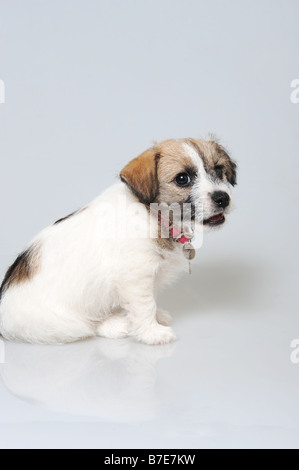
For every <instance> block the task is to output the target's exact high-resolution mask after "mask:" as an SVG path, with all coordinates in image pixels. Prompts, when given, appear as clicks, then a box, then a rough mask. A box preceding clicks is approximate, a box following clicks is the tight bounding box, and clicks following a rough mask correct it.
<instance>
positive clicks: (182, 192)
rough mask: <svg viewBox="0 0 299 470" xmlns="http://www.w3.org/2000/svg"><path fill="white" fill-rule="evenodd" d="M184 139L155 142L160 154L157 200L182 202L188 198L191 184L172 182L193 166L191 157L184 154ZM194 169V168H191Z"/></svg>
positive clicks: (168, 202) (169, 202)
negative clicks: (184, 185) (182, 184)
mask: <svg viewBox="0 0 299 470" xmlns="http://www.w3.org/2000/svg"><path fill="white" fill-rule="evenodd" d="M184 142H185V141H184V140H182V139H179V140H166V141H164V142H161V143H159V144H156V149H157V151H158V152H159V154H160V155H161V157H160V161H159V167H158V180H159V197H158V200H157V202H165V203H167V204H171V203H173V202H178V203H180V202H184V201H186V200H187V199H188V196H189V194H190V191H191V186H186V187H180V186H177V185H175V184H173V181H174V179H175V177H176V176H177V175H178V174H179V173H185V172H186V169H187V168H188V169H190V168H191V169H192V168H193V162H192V159H191V158H190V157H189V156H188V155H187V154H186V151H185V149H184V147H183V143H184ZM193 170H194V171H196V168H194V169H193Z"/></svg>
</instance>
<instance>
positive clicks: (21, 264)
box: [0, 248, 32, 301]
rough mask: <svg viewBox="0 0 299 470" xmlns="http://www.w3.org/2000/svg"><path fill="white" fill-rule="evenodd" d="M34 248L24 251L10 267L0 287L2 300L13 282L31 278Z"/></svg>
mask: <svg viewBox="0 0 299 470" xmlns="http://www.w3.org/2000/svg"><path fill="white" fill-rule="evenodd" d="M31 257H32V249H31V248H29V249H28V250H25V251H23V252H22V253H21V254H20V255H19V256H18V257H17V259H16V260H15V262H14V263H13V264H12V265H11V266H10V267H9V268H8V270H7V272H6V274H5V276H4V279H3V282H2V284H1V287H0V301H1V298H2V295H3V293H4V291H5V290H6V289H7V288H8V287H9V286H10V285H11V284H13V283H15V282H20V281H21V280H24V279H26V278H27V279H29V278H30V276H31Z"/></svg>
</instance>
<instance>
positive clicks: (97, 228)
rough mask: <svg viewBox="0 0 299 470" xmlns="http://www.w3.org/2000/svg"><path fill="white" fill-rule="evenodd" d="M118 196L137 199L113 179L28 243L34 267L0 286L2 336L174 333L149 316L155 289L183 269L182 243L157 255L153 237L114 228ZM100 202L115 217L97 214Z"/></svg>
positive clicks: (53, 339) (50, 339) (44, 338)
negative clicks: (36, 249) (37, 259)
mask: <svg viewBox="0 0 299 470" xmlns="http://www.w3.org/2000/svg"><path fill="white" fill-rule="evenodd" d="M121 198H123V199H125V200H126V201H127V204H128V205H130V203H135V202H136V199H135V197H134V196H133V195H132V193H131V191H130V190H129V189H128V188H127V186H126V185H125V184H124V183H118V184H116V185H114V186H112V187H110V188H109V189H108V190H106V191H105V192H104V193H103V194H102V195H101V196H100V197H99V198H97V199H96V200H95V201H93V202H92V203H91V204H90V205H89V206H88V207H86V208H85V209H84V210H83V211H81V212H80V213H78V214H76V215H74V216H72V217H70V218H69V219H66V220H65V221H63V222H61V223H59V224H57V225H52V226H51V227H48V228H46V229H45V230H43V231H42V232H41V233H40V234H39V235H38V236H37V237H36V238H35V239H34V240H33V241H32V243H33V244H34V243H38V244H39V245H40V247H41V270H40V272H38V273H37V274H36V275H35V276H33V278H32V279H31V280H30V281H29V282H23V283H20V284H16V285H13V286H11V287H9V288H8V289H7V291H5V293H4V295H3V297H2V301H1V304H0V331H1V333H2V335H3V336H4V337H6V338H7V339H11V340H21V341H28V342H32V343H66V342H71V341H76V340H79V339H82V338H86V337H89V336H94V335H97V334H98V335H100V336H108V337H110V338H119V337H124V336H126V335H128V334H133V335H134V336H135V337H136V338H137V339H138V340H140V341H142V342H145V343H149V344H163V343H168V342H170V341H172V340H174V339H175V336H174V333H173V331H172V330H171V328H170V327H168V326H164V325H162V324H160V323H159V322H158V320H157V318H156V314H157V306H156V301H155V291H156V289H157V286H158V285H159V286H160V285H162V284H164V283H166V282H169V281H171V280H172V279H175V278H176V277H177V274H178V273H179V272H180V271H182V270H185V269H186V268H187V262H186V259H185V257H184V255H183V251H182V245H180V244H176V245H175V249H174V250H173V251H170V252H166V250H163V255H162V252H161V249H160V248H159V246H158V244H157V242H156V240H155V239H151V238H138V237H135V236H134V232H129V233H127V236H123V235H126V234H122V233H119V230H121V228H122V227H121V226H120V227H118V225H119V224H118V216H119V217H120V218H121V214H117V208H118V206H119V204H120V203H119V201H120V200H121ZM105 201H109V204H110V206H111V207H114V208H115V209H116V212H115V217H109V216H107V217H102V215H103V214H102V212H103V210H104V211H106V209H107V210H108V206H107V208H106V207H105V204H103V203H105ZM139 205H140V206H141V209H142V207H143V206H142V205H141V204H139ZM103 208H104V209H103ZM144 211H145V212H146V214H147V211H146V209H145V208H144ZM134 217H135V218H137V217H138V218H139V220H138V222H139V223H140V220H142V218H144V217H145V213H144V212H143V211H142V210H141V211H140V213H139V214H138V215H136V214H135V213H133V214H131V220H130V221H129V222H130V224H129V225H132V227H133V226H134ZM136 222H137V220H136ZM115 223H117V228H116V229H115ZM118 229H119V230H118ZM120 308H121V309H123V312H120V311H119V310H120ZM112 313H113V314H114V315H115V318H114V319H113V320H112V319H111V314H112ZM162 316H163V315H162ZM118 320H119V321H118ZM161 323H165V321H163V319H162V321H161Z"/></svg>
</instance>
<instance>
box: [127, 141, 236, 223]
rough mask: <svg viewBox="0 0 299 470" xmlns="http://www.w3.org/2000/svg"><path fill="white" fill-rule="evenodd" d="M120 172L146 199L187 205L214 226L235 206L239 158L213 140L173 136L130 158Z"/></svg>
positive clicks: (197, 217)
mask: <svg viewBox="0 0 299 470" xmlns="http://www.w3.org/2000/svg"><path fill="white" fill-rule="evenodd" d="M120 177H121V179H122V181H124V182H125V183H126V184H127V185H128V186H129V187H130V188H131V190H132V191H133V193H134V194H135V196H137V198H138V199H139V201H140V202H142V203H143V204H145V205H147V206H150V204H151V203H158V204H167V205H172V204H174V203H177V204H179V205H180V206H182V207H183V206H184V207H187V206H188V207H189V208H190V210H191V217H192V219H193V220H194V221H195V222H196V223H199V224H202V225H204V227H205V228H214V227H219V226H220V225H222V224H223V223H224V222H225V215H226V214H227V213H228V212H229V210H230V208H231V192H230V186H234V185H235V184H236V163H235V162H233V161H232V159H231V158H230V157H229V155H228V153H227V152H226V150H225V149H224V148H223V147H222V146H221V145H220V144H219V143H218V142H217V141H215V140H197V139H177V140H175V139H172V140H167V141H163V142H159V143H156V144H155V145H154V146H153V147H152V148H150V149H149V150H146V151H145V152H144V153H143V154H141V155H140V156H139V157H137V158H135V159H134V160H132V161H131V162H130V163H129V164H128V165H127V166H126V167H125V168H124V169H123V170H122V172H121V174H120ZM186 212H187V211H186ZM186 212H185V213H186Z"/></svg>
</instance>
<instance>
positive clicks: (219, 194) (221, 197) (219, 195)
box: [211, 191, 230, 209]
mask: <svg viewBox="0 0 299 470" xmlns="http://www.w3.org/2000/svg"><path fill="white" fill-rule="evenodd" d="M211 198H212V200H213V201H214V202H215V204H216V205H217V206H219V207H221V208H222V209H225V208H226V207H227V206H228V205H229V201H230V197H229V195H228V194H227V193H226V192H224V191H215V192H214V193H212V195H211Z"/></svg>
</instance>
